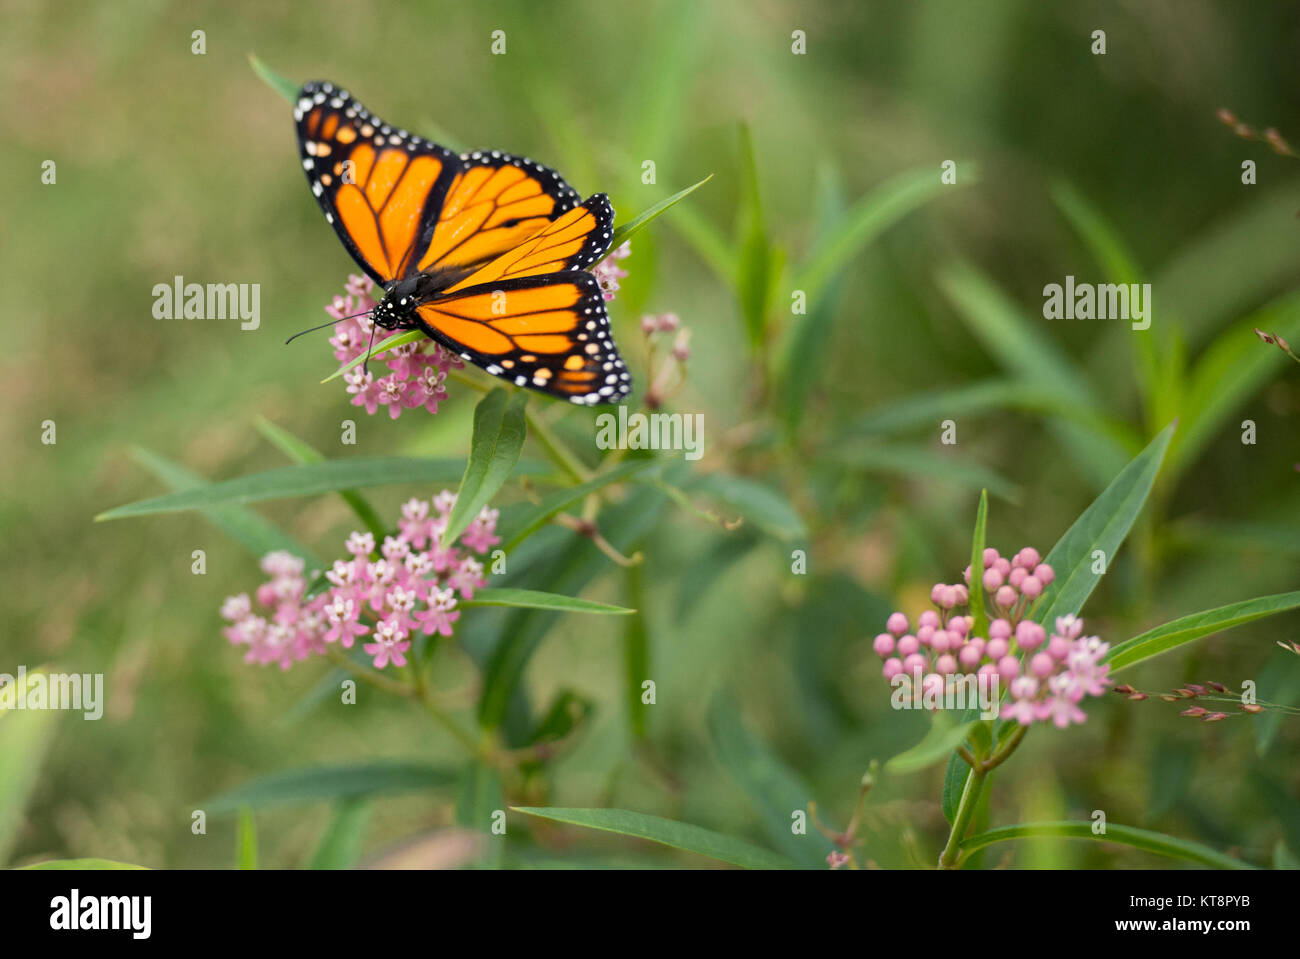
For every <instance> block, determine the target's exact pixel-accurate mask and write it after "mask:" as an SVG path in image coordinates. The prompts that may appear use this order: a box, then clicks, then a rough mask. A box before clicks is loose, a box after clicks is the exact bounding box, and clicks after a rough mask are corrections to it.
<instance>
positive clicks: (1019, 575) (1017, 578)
mask: <svg viewBox="0 0 1300 959" xmlns="http://www.w3.org/2000/svg"><path fill="white" fill-rule="evenodd" d="M1028 575H1029V571H1028V570H1027V569H1025V568H1024V567H1023V566H1016V567H1014V568H1013V569H1012V570H1011V575H1010V576H1008V577H1007V583H1009V584H1010V585H1012V586H1014V587H1015V588H1016V589H1019V588H1020V584H1021V583H1023V582H1024V581H1025V577H1026V576H1028Z"/></svg>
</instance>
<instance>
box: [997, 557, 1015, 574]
mask: <svg viewBox="0 0 1300 959" xmlns="http://www.w3.org/2000/svg"><path fill="white" fill-rule="evenodd" d="M993 568H994V569H996V570H997V571H998V572H999V573H1001V574H1002V575H1003V576H1010V575H1011V560H1009V559H1004V558H1002V557H1001V556H999V557H998V558H997V559H996V560H994V562H993Z"/></svg>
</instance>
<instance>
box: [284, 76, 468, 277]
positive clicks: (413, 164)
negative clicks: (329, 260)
mask: <svg viewBox="0 0 1300 959" xmlns="http://www.w3.org/2000/svg"><path fill="white" fill-rule="evenodd" d="M293 115H294V119H295V120H296V121H297V126H298V147H299V150H300V152H301V155H302V166H303V169H304V170H305V171H306V173H307V182H308V183H309V184H310V185H311V191H312V193H313V194H315V196H316V200H317V202H319V203H320V206H321V209H322V210H324V211H325V219H326V220H328V221H329V222H330V223H331V224H332V225H333V226H334V229H335V231H336V232H337V233H338V235H339V238H340V239H341V240H342V241H343V245H344V246H345V247H347V250H348V252H349V253H351V254H352V257H353V258H354V259H355V260H356V261H357V263H358V264H359V265H360V266H361V268H362V269H363V270H365V272H366V273H367V274H369V275H370V277H371V279H373V280H374V281H375V282H376V283H378V284H380V285H381V286H384V285H387V284H389V283H391V282H392V281H393V280H397V279H400V278H401V277H402V276H404V275H405V274H406V273H407V272H408V270H409V262H410V259H411V256H412V252H413V250H414V249H415V247H416V246H417V245H418V243H419V241H420V240H421V237H422V234H423V233H424V232H425V231H426V228H427V225H428V224H429V223H431V222H435V221H436V220H437V219H438V215H439V213H440V211H441V210H442V207H443V198H444V197H445V196H446V194H447V190H448V187H450V185H451V184H452V182H453V181H454V180H455V178H456V177H457V176H458V175H459V173H460V169H461V166H462V164H461V161H460V158H459V157H457V156H456V154H454V153H452V152H451V151H450V150H448V149H446V148H445V147H441V146H438V145H437V144H436V143H431V142H429V141H428V140H424V139H421V138H420V137H417V136H412V135H411V134H409V133H407V132H406V131H405V130H397V129H394V128H392V127H391V126H389V125H388V124H387V123H385V122H384V121H383V120H381V119H379V118H378V117H376V116H375V115H374V114H372V113H370V112H369V111H368V110H366V108H365V107H364V106H362V105H361V104H360V103H359V102H358V101H357V100H355V99H353V98H352V97H351V96H349V94H348V92H347V91H346V90H340V89H338V88H337V87H335V86H334V85H333V84H330V83H323V82H312V83H308V84H306V85H304V86H303V88H302V89H301V90H300V91H299V92H298V99H297V102H296V103H295V105H294V111H293Z"/></svg>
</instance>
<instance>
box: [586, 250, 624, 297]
mask: <svg viewBox="0 0 1300 959" xmlns="http://www.w3.org/2000/svg"><path fill="white" fill-rule="evenodd" d="M631 255H632V245H631V244H630V243H628V242H627V241H626V240H625V241H624V242H622V243H620V244H619V245H618V246H617V247H615V248H614V249H612V250H610V251H609V254H608V255H607V256H606V257H605V258H604V259H603V260H601V261H600V262H599V263H597V264H596V265H595V266H593V267H592V268H591V273H592V275H593V276H594V277H595V278H596V281H597V282H598V283H599V284H600V290H601V292H602V293H603V294H604V295H605V302H606V303H608V302H609V301H610V300H612V299H614V294H615V293H617V292H618V281H619V280H622V279H625V278H626V277H627V270H625V269H623V268H622V267H620V266H619V265H618V261H619V260H626V259H627V258H628V257H629V256H631Z"/></svg>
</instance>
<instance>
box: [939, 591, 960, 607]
mask: <svg viewBox="0 0 1300 959" xmlns="http://www.w3.org/2000/svg"><path fill="white" fill-rule="evenodd" d="M939 605H940V606H941V607H942V608H943V609H952V608H953V607H954V606H956V605H957V587H956V586H945V587H943V589H942V590H941V591H940V593H939Z"/></svg>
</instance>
